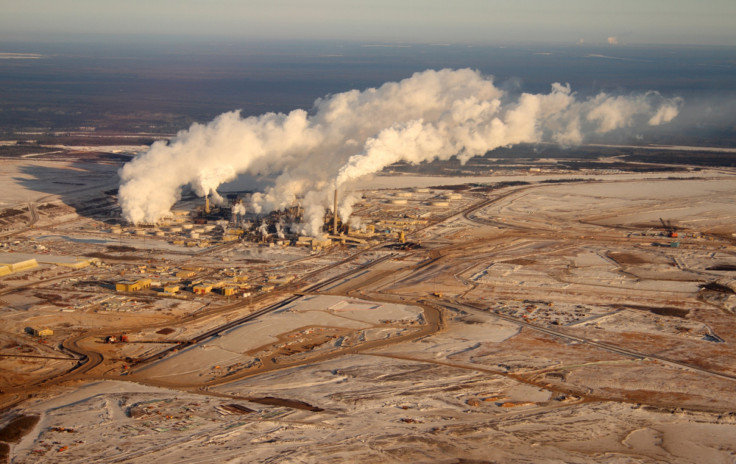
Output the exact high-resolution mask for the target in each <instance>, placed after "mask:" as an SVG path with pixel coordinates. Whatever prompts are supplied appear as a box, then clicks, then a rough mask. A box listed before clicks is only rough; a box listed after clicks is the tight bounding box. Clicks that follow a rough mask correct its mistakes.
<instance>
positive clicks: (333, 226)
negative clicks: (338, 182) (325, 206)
mask: <svg viewBox="0 0 736 464" xmlns="http://www.w3.org/2000/svg"><path fill="white" fill-rule="evenodd" d="M332 211H333V214H332V233H333V234H335V235H337V189H335V206H334V209H333V210H332Z"/></svg>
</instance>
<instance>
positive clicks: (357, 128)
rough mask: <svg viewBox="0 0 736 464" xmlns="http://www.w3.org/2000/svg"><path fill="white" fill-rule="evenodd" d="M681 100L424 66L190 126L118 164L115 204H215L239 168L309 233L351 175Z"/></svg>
mask: <svg viewBox="0 0 736 464" xmlns="http://www.w3.org/2000/svg"><path fill="white" fill-rule="evenodd" d="M681 106H682V100H681V99H679V98H665V97H663V96H662V95H660V94H658V93H657V92H647V93H644V94H640V95H629V96H616V95H609V94H606V93H600V94H598V95H595V96H591V97H589V98H579V97H578V96H577V95H576V94H575V93H574V92H573V91H572V89H571V88H570V87H569V86H568V85H563V84H559V83H554V84H552V86H551V90H550V92H549V93H539V94H533V93H523V94H521V95H520V96H518V97H517V96H514V95H507V94H506V93H505V92H504V91H503V90H502V89H500V88H498V87H496V86H495V85H494V84H493V80H492V78H490V77H487V76H483V75H482V74H480V73H479V72H478V71H473V70H470V69H458V70H451V69H442V70H439V71H434V70H427V71H424V72H419V73H416V74H414V75H412V76H411V77H408V78H406V79H404V80H402V81H400V82H388V83H386V84H383V85H382V86H380V87H377V88H371V89H366V90H364V91H358V90H351V91H349V92H343V93H338V94H333V95H330V96H327V97H325V98H321V99H319V100H317V101H316V102H315V105H314V110H313V111H310V112H307V111H305V110H303V109H295V110H293V111H291V112H290V113H288V114H284V113H273V112H268V113H264V114H262V115H260V116H248V117H244V116H243V115H241V114H240V113H239V112H237V111H234V112H228V113H224V114H222V115H220V116H218V117H217V118H216V119H215V120H214V121H212V122H210V123H209V124H200V123H194V124H192V126H191V127H190V128H189V130H185V131H180V132H179V133H177V135H176V137H174V138H173V139H171V140H169V141H168V142H166V141H158V142H155V143H154V144H153V145H152V146H151V148H150V149H149V150H148V152H146V153H145V154H142V155H140V156H136V157H135V158H134V159H133V160H131V161H130V162H129V163H128V164H126V165H125V166H124V167H123V168H122V169H121V170H120V176H121V184H120V189H119V200H120V207H121V208H122V214H123V217H124V218H125V219H126V220H127V221H129V222H133V223H142V222H155V221H157V220H158V219H160V218H161V217H163V216H165V215H166V214H168V212H169V210H170V208H171V206H172V205H174V204H175V203H176V202H177V201H178V200H179V199H180V198H181V191H182V190H181V189H182V187H183V186H184V185H190V186H191V188H192V190H193V191H194V193H195V194H197V195H199V196H204V195H205V194H209V195H213V197H212V199H213V200H214V201H215V202H217V201H218V200H219V195H218V194H217V188H218V187H219V186H220V185H222V184H223V183H225V182H229V181H232V180H234V179H236V178H237V177H238V176H239V175H241V174H250V175H254V176H262V177H264V178H268V177H270V176H275V177H276V179H275V180H274V183H273V185H271V186H269V187H267V188H266V189H265V191H264V192H259V193H256V194H254V195H252V197H251V207H252V208H253V212H254V213H262V212H270V211H274V210H276V209H283V208H285V207H288V206H290V205H292V204H293V203H294V202H295V201H296V199H297V198H302V202H303V206H304V209H305V221H304V228H303V231H304V233H307V234H310V235H313V236H318V235H320V234H321V232H322V228H323V226H324V217H325V210H326V209H327V208H328V207H329V201H330V191H329V187H333V188H338V187H340V186H342V185H343V184H347V185H346V187H344V188H343V190H346V191H347V190H348V189H349V188H350V185H349V183H350V182H352V181H355V180H357V179H358V178H361V177H363V176H365V175H368V174H372V173H376V172H379V171H381V169H383V168H384V167H386V166H390V165H391V164H393V163H396V162H399V161H405V162H408V163H412V164H419V163H422V162H430V161H432V160H435V159H440V160H448V159H450V158H451V157H453V156H457V158H458V159H459V160H460V162H462V163H465V162H466V161H468V160H469V159H470V158H472V157H473V156H476V155H483V154H484V153H486V152H488V151H491V150H493V149H495V148H498V147H505V146H510V145H514V144H518V143H540V142H556V143H560V144H562V145H566V146H569V145H575V144H578V143H581V142H583V141H584V139H585V137H586V136H587V135H589V134H595V135H596V136H600V135H601V134H605V133H607V132H611V131H614V130H617V129H626V128H632V129H633V130H634V131H639V128H640V127H643V126H645V125H647V124H648V125H650V126H657V125H660V124H664V123H666V122H669V121H671V120H672V119H673V118H675V117H676V116H677V114H678V112H679V110H680V107H681ZM172 165H176V166H177V169H171V166H172ZM352 203H353V202H352V200H351V197H350V196H348V195H346V196H345V198H343V199H342V207H343V209H342V211H341V219H342V222H343V223H347V222H348V219H349V218H350V211H349V208H350V206H351V205H352ZM335 213H337V211H335ZM335 232H336V231H335Z"/></svg>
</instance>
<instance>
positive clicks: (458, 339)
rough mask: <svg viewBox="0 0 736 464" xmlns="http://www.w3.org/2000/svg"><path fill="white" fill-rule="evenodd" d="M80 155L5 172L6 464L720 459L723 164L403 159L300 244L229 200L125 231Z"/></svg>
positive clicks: (732, 370)
mask: <svg viewBox="0 0 736 464" xmlns="http://www.w3.org/2000/svg"><path fill="white" fill-rule="evenodd" d="M74 156H75V155H74V154H73V153H71V152H70V153H67V154H66V155H64V156H60V155H59V154H54V155H50V156H48V157H44V156H38V157H34V158H30V159H11V158H6V159H3V160H2V163H3V165H4V172H3V174H2V178H0V182H1V183H2V186H3V189H4V191H8V192H9V193H8V195H7V196H6V197H5V198H3V199H2V204H0V229H1V230H0V303H1V304H2V315H1V317H2V318H3V328H2V330H0V362H2V369H1V370H0V371H1V373H0V390H1V392H0V400H1V403H0V404H1V405H2V408H3V411H4V412H5V416H3V417H4V419H3V420H2V422H0V430H5V431H7V430H10V429H11V428H12V427H15V426H14V425H13V424H15V422H13V421H20V419H18V418H22V417H26V418H30V419H27V422H28V423H29V424H30V423H31V422H32V425H29V426H28V427H27V430H26V431H25V434H24V435H23V436H22V437H21V438H18V440H17V441H12V440H11V439H10V438H7V439H3V440H5V443H7V444H8V449H9V450H11V451H10V453H11V455H12V456H13V461H12V462H18V463H20V462H84V461H85V460H88V461H89V462H102V461H100V459H104V458H103V457H102V455H103V454H101V452H100V448H99V446H98V444H99V443H106V445H105V446H106V447H110V446H115V447H118V448H119V449H121V450H123V451H121V452H120V454H119V455H118V456H117V457H116V459H118V461H115V462H142V461H141V460H144V459H145V460H153V459H158V460H161V461H162V462H178V461H181V460H182V459H184V457H185V456H186V458H187V459H190V460H191V462H204V460H206V459H214V460H222V461H223V462H224V461H226V460H227V459H230V458H232V457H233V456H234V453H236V452H241V453H242V452H243V448H242V446H243V445H242V443H248V451H247V452H248V453H251V455H252V457H253V459H255V460H262V461H268V460H271V461H272V462H276V461H281V462H284V461H289V460H291V461H293V462H297V461H299V462H316V460H317V459H318V457H319V456H321V455H322V453H325V452H327V453H332V452H333V451H334V450H333V451H330V450H329V449H327V448H329V446H333V445H334V446H337V447H340V449H345V450H350V456H351V457H353V458H354V457H355V456H360V457H361V458H362V459H363V460H365V461H368V462H379V461H380V462H384V461H385V460H389V461H391V460H401V461H407V460H413V461H415V462H422V461H426V460H427V459H426V457H427V456H434V457H437V458H438V460H439V461H441V462H444V461H447V462H458V461H451V460H448V459H450V457H453V458H456V457H457V456H462V457H463V459H466V461H463V462H481V461H482V460H488V459H489V458H488V456H485V457H484V456H483V453H485V452H486V451H483V450H487V449H489V446H490V442H491V441H492V442H494V443H497V446H496V447H495V448H493V449H494V451H493V452H492V455H493V457H492V458H490V459H491V460H494V461H495V460H501V461H503V460H508V459H510V457H511V456H514V455H515V454H514V453H516V452H517V449H523V454H524V456H525V459H528V460H530V461H534V460H535V459H537V458H540V457H545V458H547V457H549V456H558V457H559V460H560V461H565V462H588V461H589V460H590V459H594V460H598V459H599V458H600V459H601V460H602V461H601V462H622V461H616V459H618V458H621V459H625V458H624V457H626V456H629V457H632V459H634V457H635V458H636V459H641V461H637V460H636V459H634V461H632V462H655V461H656V460H660V461H679V462H696V461H697V459H696V458H695V457H694V452H693V451H692V449H691V448H687V447H686V446H685V445H683V447H679V445H678V443H686V444H687V446H695V443H697V446H698V448H697V449H698V451H697V452H698V453H703V454H702V455H703V456H705V455H707V456H710V457H712V458H713V459H710V458H708V459H706V461H708V462H729V459H733V456H734V455H736V448H734V447H733V443H734V441H733V440H732V439H730V438H732V437H733V436H734V430H736V429H734V427H736V412H735V411H736V394H734V391H736V390H735V389H734V385H736V364H734V363H733V359H735V356H736V337H735V336H734V334H735V333H736V331H734V330H733V329H734V327H735V326H736V325H735V324H736V316H735V314H736V274H735V272H736V209H735V208H736V207H735V206H734V205H736V189H734V185H736V184H735V182H734V179H735V177H734V176H736V172H734V170H733V168H730V167H723V166H717V167H712V168H710V167H706V168H703V167H702V166H697V167H696V166H692V165H686V164H682V165H677V166H676V167H673V166H669V170H665V171H663V170H661V169H659V166H655V165H654V164H652V165H651V169H649V170H647V169H645V167H644V166H643V165H642V164H640V163H633V164H631V166H630V167H631V169H627V165H626V164H625V163H621V162H619V161H615V168H614V167H610V169H608V168H606V166H605V162H604V161H599V162H598V163H597V164H596V165H594V166H591V167H584V168H579V169H570V168H569V166H567V167H565V166H562V165H563V164H564V163H565V160H558V163H557V164H558V165H559V166H558V167H557V168H555V167H554V166H552V165H551V163H549V162H548V161H544V162H542V161H538V160H536V159H529V160H527V161H523V160H516V161H515V162H514V164H513V165H509V166H507V167H506V168H498V167H497V168H496V169H495V170H494V171H493V172H489V170H488V169H487V168H486V166H487V164H484V163H487V162H488V161H487V160H485V158H484V159H480V160H479V161H477V163H476V164H478V165H482V166H484V167H483V169H482V172H480V171H479V172H472V173H466V174H465V175H463V176H453V177H448V176H439V175H427V174H417V173H412V172H406V169H405V167H403V166H394V167H391V168H390V169H387V170H385V171H384V172H383V173H382V174H380V175H377V176H375V177H374V178H372V179H371V180H369V181H365V182H364V183H356V184H355V185H354V186H352V187H351V190H349V191H347V190H346V189H345V188H343V189H341V190H338V191H335V192H334V197H333V198H331V199H330V200H331V203H332V205H331V207H327V208H326V213H325V215H324V217H323V218H322V221H321V224H322V228H321V230H320V233H319V234H308V233H305V230H304V227H303V226H302V224H303V222H304V221H305V211H304V205H303V204H301V203H300V202H299V201H297V202H295V204H293V205H290V206H289V207H287V208H285V209H280V210H274V211H273V212H270V213H256V212H255V210H254V209H253V208H251V207H250V206H249V205H250V203H251V201H252V196H253V194H254V192H251V191H236V190H233V191H225V192H222V201H215V199H214V198H211V197H210V196H209V195H205V196H203V197H199V196H197V195H194V194H193V193H192V192H184V193H183V194H182V195H181V198H180V200H179V201H178V202H177V203H176V204H175V205H174V207H173V208H172V210H171V212H170V214H169V215H167V216H166V217H164V218H162V219H161V220H159V221H157V222H155V223H151V224H145V223H139V224H132V223H129V222H127V221H125V220H124V219H123V217H122V216H121V210H120V207H119V204H118V197H117V195H118V192H117V190H116V189H115V188H113V187H111V185H110V183H111V182H114V179H115V178H116V175H117V174H116V173H117V169H118V168H119V164H116V163H110V162H108V161H106V160H105V157H104V156H103V155H102V154H100V155H99V156H97V157H92V158H85V159H82V160H80V159H76V158H74ZM728 156H733V154H729V155H728ZM29 164H33V165H34V166H36V170H35V171H34V172H36V173H37V174H34V175H35V176H36V177H35V178H34V179H32V180H33V182H30V180H28V179H26V181H25V182H22V183H19V180H18V179H22V178H24V176H25V177H28V174H27V172H28V170H27V169H25V168H24V167H27V166H28V165H29ZM40 167H44V168H45V169H46V171H44V170H42V169H40ZM44 172H45V173H47V174H44ZM58 172H65V173H66V174H68V177H67V178H68V179H71V180H69V182H74V184H75V185H74V189H75V190H74V193H73V194H69V193H67V189H66V188H65V186H63V185H60V184H57V183H55V182H57V180H56V179H58V178H59V177H58ZM44 175H48V177H44ZM20 184H22V185H20ZM10 186H13V187H12V188H11V187H10ZM342 195H351V196H352V198H354V202H353V204H352V212H351V214H350V217H349V218H343V217H340V210H341V209H340V206H339V204H340V203H341V199H340V197H341V196H342ZM18 423H20V422H18ZM366 427H367V428H368V429H370V430H366ZM357 430H361V431H362V432H360V436H362V437H363V438H361V439H358V438H356V436H358V434H356V431H357ZM583 431H584V433H585V435H584V436H585V440H588V442H589V443H595V451H590V450H588V448H586V446H588V445H586V444H585V443H582V442H580V440H581V438H580V437H581V436H583V435H581V433H583ZM0 435H2V436H3V437H6V436H8V435H7V433H6V434H5V435H3V434H1V433H0ZM706 437H710V438H706ZM361 440H362V441H361ZM709 440H710V441H709ZM0 441H1V440H0ZM408 442H412V443H413V445H412V446H411V450H410V451H405V452H407V453H409V454H408V455H401V454H400V453H401V451H400V450H401V449H405V450H406V448H402V447H403V445H402V444H403V443H408ZM177 443H181V444H182V445H181V446H179V445H178V444H177ZM331 443H332V444H333V445H331ZM366 443H371V444H370V446H368V445H366ZM389 443H390V445H389ZM657 443H659V444H657ZM591 446H592V445H591ZM662 450H666V453H668V454H664V453H665V451H662ZM445 458H447V459H445ZM626 459H628V458H626ZM443 460H444V461H443Z"/></svg>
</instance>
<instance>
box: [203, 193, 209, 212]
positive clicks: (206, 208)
mask: <svg viewBox="0 0 736 464" xmlns="http://www.w3.org/2000/svg"><path fill="white" fill-rule="evenodd" d="M204 212H205V213H206V214H210V194H209V193H208V194H207V195H205V196H204Z"/></svg>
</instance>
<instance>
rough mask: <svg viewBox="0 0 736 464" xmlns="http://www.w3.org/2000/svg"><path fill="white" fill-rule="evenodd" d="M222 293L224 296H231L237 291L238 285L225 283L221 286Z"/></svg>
mask: <svg viewBox="0 0 736 464" xmlns="http://www.w3.org/2000/svg"><path fill="white" fill-rule="evenodd" d="M221 290H222V294H223V295H224V296H233V295H235V294H236V293H238V290H240V287H237V286H235V285H225V286H224V287H222V288H221Z"/></svg>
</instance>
